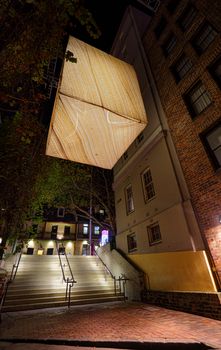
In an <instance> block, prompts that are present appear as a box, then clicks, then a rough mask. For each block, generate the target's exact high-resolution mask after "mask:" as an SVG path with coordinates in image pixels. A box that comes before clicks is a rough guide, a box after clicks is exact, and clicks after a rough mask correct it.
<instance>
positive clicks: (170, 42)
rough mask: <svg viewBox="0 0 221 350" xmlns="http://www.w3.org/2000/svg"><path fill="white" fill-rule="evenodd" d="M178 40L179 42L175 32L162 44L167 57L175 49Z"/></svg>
mask: <svg viewBox="0 0 221 350" xmlns="http://www.w3.org/2000/svg"><path fill="white" fill-rule="evenodd" d="M176 42H177V39H176V37H175V35H174V34H173V33H171V34H170V35H169V37H168V38H167V40H166V41H165V43H164V44H163V46H162V49H163V52H164V55H165V56H166V57H167V56H168V55H169V54H170V53H171V52H172V51H173V49H174V47H175V45H176Z"/></svg>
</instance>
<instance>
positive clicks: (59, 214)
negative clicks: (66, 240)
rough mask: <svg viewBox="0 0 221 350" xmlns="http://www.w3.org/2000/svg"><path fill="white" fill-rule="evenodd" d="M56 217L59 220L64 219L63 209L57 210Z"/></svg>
mask: <svg viewBox="0 0 221 350" xmlns="http://www.w3.org/2000/svg"><path fill="white" fill-rule="evenodd" d="M57 216H58V217H60V218H63V217H64V208H58V211H57Z"/></svg>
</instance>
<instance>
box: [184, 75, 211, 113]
mask: <svg viewBox="0 0 221 350" xmlns="http://www.w3.org/2000/svg"><path fill="white" fill-rule="evenodd" d="M201 88H203V89H204V91H203V92H202V93H201V94H200V96H199V97H197V99H196V100H195V101H194V100H193V95H194V94H195V93H196V92H197V91H198V92H199V90H200V89H201ZM205 97H207V98H208V99H209V100H210V103H208V104H206V106H205V107H204V108H203V109H201V110H200V111H197V108H198V107H197V106H199V103H200V101H201V102H202V100H201V99H202V98H203V102H205ZM183 99H184V101H185V104H186V106H187V109H188V111H189V113H190V116H191V117H192V119H194V118H196V117H197V116H198V115H200V114H201V113H203V112H204V111H205V110H206V109H207V108H209V106H210V105H211V104H212V103H213V101H212V98H211V96H210V94H209V92H208V90H207V89H206V87H205V85H204V84H203V83H202V81H201V80H198V81H196V82H195V83H194V85H192V86H191V88H190V89H189V90H188V91H187V92H186V93H185V94H184V95H183ZM197 102H199V103H198V104H197Z"/></svg>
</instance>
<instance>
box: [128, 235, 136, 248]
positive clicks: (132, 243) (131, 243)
mask: <svg viewBox="0 0 221 350" xmlns="http://www.w3.org/2000/svg"><path fill="white" fill-rule="evenodd" d="M127 246H128V253H130V252H133V251H135V250H137V238H136V235H135V233H131V234H130V235H128V236H127Z"/></svg>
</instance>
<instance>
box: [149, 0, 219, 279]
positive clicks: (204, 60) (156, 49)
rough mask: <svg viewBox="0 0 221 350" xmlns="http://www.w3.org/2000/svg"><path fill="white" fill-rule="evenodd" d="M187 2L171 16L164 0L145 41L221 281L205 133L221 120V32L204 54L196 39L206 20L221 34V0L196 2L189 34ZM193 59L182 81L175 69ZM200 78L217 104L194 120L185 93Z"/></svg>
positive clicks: (215, 185)
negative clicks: (170, 44) (168, 45)
mask: <svg viewBox="0 0 221 350" xmlns="http://www.w3.org/2000/svg"><path fill="white" fill-rule="evenodd" d="M167 3H168V1H165V4H167ZM187 3H188V2H187V1H185V0H184V1H181V2H180V4H179V6H178V7H177V10H176V13H175V14H174V15H173V16H171V15H170V14H169V12H168V11H167V9H166V6H164V4H162V5H161V7H160V9H159V11H158V12H157V14H156V15H155V16H154V17H153V19H152V21H151V24H150V27H149V29H148V31H147V33H146V34H145V36H144V38H143V44H144V48H145V51H146V53H147V57H148V59H149V62H150V65H151V68H152V71H153V74H154V78H155V81H156V85H157V87H158V92H159V95H160V98H161V102H162V105H163V109H164V111H165V114H166V118H167V121H168V125H169V128H170V131H171V135H172V138H173V141H174V144H175V147H176V150H177V154H178V157H179V160H180V163H181V167H182V169H183V173H184V176H185V179H186V182H187V185H188V188H189V192H190V195H191V200H192V204H193V207H194V210H195V214H196V218H197V220H198V223H199V227H200V230H201V232H202V236H203V238H204V240H205V245H206V248H208V249H209V253H210V254H211V258H212V261H213V263H214V264H215V268H216V273H217V275H218V276H219V279H220V280H221V225H220V223H219V215H220V214H221V205H220V204H221V173H220V172H217V171H215V170H214V168H213V166H212V164H211V161H210V159H209V157H208V155H207V153H206V151H205V148H204V146H203V144H202V142H201V139H200V137H199V135H200V133H201V132H203V131H204V130H206V129H208V128H209V127H210V126H211V125H213V124H214V123H215V122H216V121H217V120H221V92H220V88H219V87H218V85H217V83H216V82H215V81H214V79H213V78H212V77H211V75H210V73H209V71H208V66H209V65H210V64H211V63H212V62H213V61H214V60H215V59H216V58H217V57H219V56H220V57H221V36H220V34H219V35H217V37H216V38H215V40H214V41H213V42H212V43H211V44H210V46H209V47H208V48H207V50H206V51H205V52H204V53H203V54H202V55H200V56H199V55H198V54H197V53H196V51H195V50H194V48H193V47H192V45H191V42H190V39H191V38H192V36H193V34H194V33H195V31H196V30H197V28H198V27H199V26H200V24H201V23H202V22H203V21H204V20H205V19H206V20H208V21H209V22H210V23H211V24H212V25H214V26H215V28H216V29H217V30H218V31H219V32H220V29H221V21H220V18H221V2H220V1H213V3H211V2H210V1H206V0H196V1H194V5H195V6H196V7H197V10H198V12H197V15H196V18H195V20H194V21H193V23H192V25H191V26H190V27H189V29H188V30H187V31H186V32H185V33H183V32H182V31H181V29H180V28H179V26H178V25H177V22H176V21H177V19H178V17H179V15H180V14H181V13H182V11H183V9H184V7H185V6H186V4H187ZM162 15H164V17H165V18H166V19H167V26H166V28H165V30H164V32H163V33H162V35H161V36H160V38H159V39H156V37H155V34H154V31H153V30H154V28H155V26H156V24H157V23H158V22H159V20H160V18H161V16H162ZM171 31H173V32H174V34H175V35H176V37H177V39H178V40H177V43H176V46H175V47H174V49H173V51H172V52H171V54H170V55H169V56H168V57H165V56H164V54H163V51H162V48H161V46H162V45H163V43H164V42H165V39H166V38H167V36H168V34H169V33H170V32H171ZM183 51H184V52H185V53H186V55H187V56H188V57H190V58H191V60H192V63H193V67H192V69H191V70H190V71H189V72H188V74H187V75H186V76H185V77H184V78H183V79H182V80H181V81H180V82H179V83H176V81H175V79H174V77H173V75H172V73H171V70H170V67H171V65H172V64H173V63H174V62H175V60H176V59H177V57H179V55H180V54H181V53H182V52H183ZM197 79H200V80H201V81H202V82H203V84H204V85H205V87H206V89H207V90H208V92H209V94H210V95H211V98H212V101H213V102H212V104H211V105H210V106H209V107H208V108H207V109H206V110H204V111H203V112H202V113H201V114H200V115H198V116H197V117H196V118H194V119H192V118H191V116H190V114H189V111H188V109H187V106H186V104H185V102H184V99H183V94H184V93H185V92H186V91H187V90H188V89H189V88H190V87H191V85H192V84H193V83H194V82H195V81H197Z"/></svg>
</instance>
